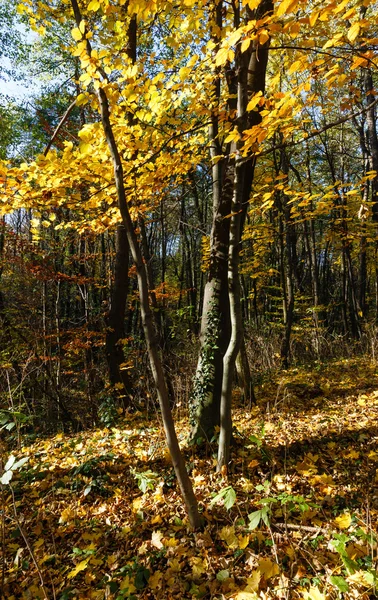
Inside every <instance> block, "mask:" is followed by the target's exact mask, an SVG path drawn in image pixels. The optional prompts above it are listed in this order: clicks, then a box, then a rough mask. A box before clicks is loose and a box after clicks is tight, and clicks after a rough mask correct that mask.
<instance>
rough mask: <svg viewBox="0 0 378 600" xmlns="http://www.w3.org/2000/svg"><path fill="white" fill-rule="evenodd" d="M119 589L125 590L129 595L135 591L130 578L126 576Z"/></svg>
mask: <svg viewBox="0 0 378 600" xmlns="http://www.w3.org/2000/svg"><path fill="white" fill-rule="evenodd" d="M119 589H120V590H125V591H126V592H128V593H129V594H133V593H134V592H135V591H136V587H135V585H134V584H133V583H131V581H130V577H129V576H128V575H126V577H125V579H123V580H122V582H121V585H120V588H119Z"/></svg>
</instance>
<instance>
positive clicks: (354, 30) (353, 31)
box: [347, 22, 361, 42]
mask: <svg viewBox="0 0 378 600" xmlns="http://www.w3.org/2000/svg"><path fill="white" fill-rule="evenodd" d="M360 29H361V26H360V24H359V23H358V22H357V23H353V25H352V27H351V28H350V29H349V30H348V33H347V38H348V40H349V41H350V42H354V40H355V39H356V37H357V36H358V34H359V33H360Z"/></svg>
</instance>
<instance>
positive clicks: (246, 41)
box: [240, 38, 252, 52]
mask: <svg viewBox="0 0 378 600" xmlns="http://www.w3.org/2000/svg"><path fill="white" fill-rule="evenodd" d="M251 41H252V40H251V38H245V39H244V40H243V41H242V43H241V47H240V50H241V51H242V52H245V51H246V50H248V48H249V46H250V45H251Z"/></svg>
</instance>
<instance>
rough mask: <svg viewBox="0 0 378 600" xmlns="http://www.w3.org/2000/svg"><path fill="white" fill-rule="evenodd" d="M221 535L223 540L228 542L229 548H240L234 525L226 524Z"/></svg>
mask: <svg viewBox="0 0 378 600" xmlns="http://www.w3.org/2000/svg"><path fill="white" fill-rule="evenodd" d="M219 537H220V539H221V540H223V541H224V542H226V544H227V546H228V547H229V548H235V549H236V548H239V540H238V538H237V537H236V534H235V528H234V527H233V525H226V526H225V527H222V529H221V530H220V533H219Z"/></svg>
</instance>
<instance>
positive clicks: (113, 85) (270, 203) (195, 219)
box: [1, 0, 378, 526]
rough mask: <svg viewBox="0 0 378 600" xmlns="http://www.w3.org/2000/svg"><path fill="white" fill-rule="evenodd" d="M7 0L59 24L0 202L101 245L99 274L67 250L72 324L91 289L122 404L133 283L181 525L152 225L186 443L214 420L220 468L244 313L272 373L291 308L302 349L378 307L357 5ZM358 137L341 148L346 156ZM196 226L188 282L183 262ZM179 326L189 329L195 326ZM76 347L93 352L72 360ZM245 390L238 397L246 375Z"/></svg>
mask: <svg viewBox="0 0 378 600" xmlns="http://www.w3.org/2000/svg"><path fill="white" fill-rule="evenodd" d="M19 10H20V11H21V12H23V13H25V14H26V15H27V16H28V18H29V19H30V23H31V25H32V26H33V27H34V29H35V30H36V31H37V32H38V33H39V34H40V35H41V36H43V35H44V34H45V33H46V31H48V32H50V33H51V32H52V31H53V29H54V26H53V23H54V22H57V23H58V24H59V28H61V29H60V31H61V32H62V35H61V36H60V38H61V39H60V40H59V41H58V37H57V41H56V52H58V50H60V51H61V52H62V53H66V54H68V55H69V56H70V61H71V60H72V62H70V63H69V64H70V65H71V67H70V68H72V75H71V78H70V84H69V85H70V94H69V95H67V99H66V107H65V110H64V111H63V108H62V107H61V108H59V114H60V115H61V118H60V119H56V115H55V116H54V123H53V127H52V128H51V131H49V141H48V143H47V144H46V146H45V151H44V152H41V153H40V154H39V155H38V156H36V157H35V160H31V161H29V162H24V163H22V164H21V165H17V164H16V163H13V164H11V165H9V164H8V162H7V161H3V162H2V164H1V177H2V180H3V184H4V186H3V188H2V191H1V202H2V214H7V213H8V214H10V213H12V211H21V212H20V213H19V214H21V213H22V211H24V212H25V210H27V211H28V214H29V222H30V224H31V227H30V237H31V238H32V239H31V240H29V241H30V243H33V240H34V242H35V243H37V242H38V240H39V239H41V230H43V229H46V230H49V229H50V228H51V229H53V231H54V235H55V236H57V241H59V239H58V238H59V236H60V235H61V236H62V238H60V239H62V240H63V242H64V239H65V238H64V234H65V232H66V231H68V230H72V231H74V232H76V233H77V235H78V236H82V237H81V238H80V241H79V255H80V256H83V255H86V254H90V253H91V252H90V250H89V246H90V244H87V245H86V243H85V238H84V236H86V235H87V236H89V237H88V239H95V240H96V242H93V244H92V249H93V250H96V249H98V248H99V247H100V246H101V252H99V254H101V255H102V261H103V263H102V267H101V269H97V271H96V268H94V270H93V273H90V269H88V268H87V266H86V265H84V264H83V263H81V268H80V273H79V274H78V275H80V278H79V279H75V281H74V282H75V285H78V289H79V294H80V296H79V302H81V303H82V304H81V309H82V312H83V315H84V320H85V322H86V323H88V322H89V309H88V307H89V304H88V302H87V300H88V294H87V292H88V290H89V288H90V286H92V287H91V290H92V293H93V295H96V310H97V316H98V320H100V317H99V315H100V312H101V310H102V311H103V313H102V314H104V320H105V329H106V335H105V338H106V339H105V353H106V357H107V360H108V365H109V379H110V382H111V384H112V386H113V389H114V387H116V388H117V386H118V388H119V389H120V392H121V395H123V396H126V397H127V400H126V402H125V404H127V403H128V402H129V399H130V398H131V397H132V395H133V382H132V381H130V379H129V378H128V377H127V376H126V373H127V371H125V368H124V367H125V354H124V348H125V345H124V344H123V342H122V340H123V339H124V335H125V316H126V310H127V299H128V297H129V298H130V296H131V285H130V286H129V285H128V283H129V281H130V282H135V281H137V282H138V290H139V297H138V300H136V298H135V297H134V299H133V302H134V303H135V305H137V306H138V311H140V313H138V314H140V316H141V320H142V326H143V332H144V334H143V335H144V340H145V343H146V346H147V349H148V353H149V358H150V365H151V372H152V374H153V378H154V382H155V387H156V390H157V395H158V397H159V401H160V405H161V409H162V414H163V416H164V422H165V428H166V434H167V441H168V446H169V447H170V451H171V455H172V460H173V462H174V465H175V469H176V473H177V476H178V479H179V481H180V485H181V489H182V492H183V495H184V497H185V499H186V503H187V506H188V512H189V515H190V519H191V522H192V524H193V526H198V524H199V516H198V512H197V508H196V502H195V498H194V496H193V493H192V490H191V484H190V481H189V479H188V476H187V474H186V470H185V466H184V463H183V459H182V455H181V454H180V449H179V446H178V442H177V439H176V436H175V433H174V426H173V420H172V415H171V411H170V403H171V404H172V403H173V402H174V394H173V393H172V390H173V386H172V385H171V386H169V383H170V382H169V378H168V379H167V377H166V374H165V373H164V361H165V359H164V358H163V360H162V357H161V355H160V354H159V342H164V341H166V339H167V335H166V331H167V330H168V329H169V327H168V325H167V323H168V319H166V320H165V314H164V313H166V312H167V311H166V308H167V307H166V299H167V290H168V288H169V282H167V281H166V280H167V279H169V277H171V281H173V280H174V278H175V277H176V280H180V281H179V287H180V289H179V294H178V296H179V298H180V299H179V302H182V296H183V280H184V276H183V270H184V269H183V266H181V273H179V274H177V273H175V274H174V276H173V275H172V272H173V271H174V269H173V268H172V269H170V267H169V265H168V262H169V261H168V260H167V258H168V257H167V247H168V239H169V236H170V240H171V245H172V248H173V251H172V255H174V256H175V259H177V256H178V255H179V253H180V252H181V259H182V265H183V263H184V261H185V262H186V265H187V266H186V267H185V268H187V278H186V279H187V290H186V293H187V296H188V301H189V302H190V303H191V304H189V303H188V305H189V306H194V305H195V306H194V309H193V310H194V311H197V312H198V315H196V317H198V316H201V328H200V339H199V350H198V360H197V367H196V373H195V378H194V383H193V386H192V394H191V407H190V420H191V434H190V437H191V439H192V441H194V442H198V441H201V440H205V441H211V440H212V438H213V436H214V433H215V432H216V427H217V426H220V438H219V453H218V470H220V471H221V472H222V473H226V472H227V468H228V464H229V459H230V438H231V428H232V419H231V396H232V384H233V377H234V371H235V366H236V364H239V365H240V364H243V365H244V367H243V369H244V371H245V373H246V374H247V373H248V368H249V365H248V361H247V360H246V358H247V357H246V351H245V348H246V345H247V346H248V345H249V348H251V346H252V344H253V343H254V340H252V342H250V341H249V340H245V339H243V336H244V325H245V323H247V325H248V326H251V324H252V322H253V320H255V324H257V328H256V329H257V331H258V328H259V327H260V328H261V327H262V324H264V325H265V324H266V326H267V327H271V328H272V329H273V328H274V327H276V326H277V329H278V327H279V331H280V335H281V340H280V352H279V355H280V357H279V360H280V364H281V366H282V367H284V368H286V367H287V366H288V364H289V362H290V360H291V354H292V352H291V346H292V335H293V331H294V330H295V326H296V324H297V323H298V321H299V318H302V319H303V321H304V322H305V323H308V322H310V323H311V326H309V327H311V329H309V331H310V332H311V336H314V338H315V343H314V345H315V347H316V348H317V349H318V350H316V351H320V350H319V348H320V344H321V337H322V334H323V332H324V331H329V332H334V331H336V332H339V331H340V332H342V333H343V334H344V335H348V336H349V335H351V336H352V337H354V338H356V339H358V338H361V336H362V332H363V325H362V319H363V318H366V317H367V316H368V315H369V314H371V313H372V311H374V312H377V306H378V301H377V295H376V292H375V299H374V301H372V276H373V273H374V282H375V283H374V286H375V289H378V286H377V284H376V281H377V277H376V270H375V263H374V259H373V258H372V256H375V253H376V240H375V237H376V232H375V229H376V220H377V219H376V213H377V202H376V193H377V190H376V182H377V174H376V170H377V169H376V166H377V165H376V156H375V155H376V154H377V152H376V150H377V148H376V146H377V144H376V142H377V132H376V126H375V109H376V100H375V98H374V94H375V87H376V72H375V62H374V61H375V55H376V38H375V37H374V28H375V26H376V14H375V12H374V3H372V2H368V1H365V2H360V1H357V0H350V1H349V2H344V1H343V2H341V3H339V4H336V3H335V2H332V1H331V0H324V1H322V2H320V3H319V2H305V1H304V0H282V1H281V2H276V3H273V2H272V1H268V0H243V1H242V2H239V1H237V2H231V3H228V2H225V1H223V0H214V1H212V2H205V1H204V0H180V1H179V2H170V1H169V2H165V3H164V5H162V4H161V3H158V2H155V1H154V0H149V1H147V0H129V1H128V2H123V1H120V2H113V3H111V2H109V1H108V0H91V1H90V2H86V1H81V2H78V1H77V0H72V1H70V2H68V1H67V2H64V3H63V4H62V3H59V4H57V3H54V2H52V3H50V4H46V3H43V2H38V1H37V0H35V1H34V2H22V3H21V4H20V8H19ZM356 142H357V145H358V156H349V155H348V153H349V148H350V147H351V146H352V145H353V144H354V145H356ZM360 161H363V164H364V168H363V169H359V168H358V167H356V165H358V164H359V165H361V162H360ZM199 182H202V183H201V184H200V183H199ZM209 183H210V188H211V189H210V190H209V189H208V185H209ZM201 186H202V188H201ZM209 191H210V194H209V193H208V192H209ZM357 214H359V215H362V216H363V218H358V217H357ZM173 215H174V216H173ZM172 223H177V227H176V230H174V228H175V225H173V224H172ZM189 229H192V230H194V231H196V234H195V235H194V234H193V237H190V236H189V233H188V231H189ZM198 232H200V233H201V235H203V240H202V251H203V252H202V253H203V257H202V267H203V270H204V271H205V274H204V275H201V274H200V273H199V265H196V264H195V261H194V258H193V257H192V256H191V254H192V252H193V251H194V254H198V252H199V235H198ZM90 236H92V238H90ZM101 236H102V237H101ZM105 236H110V237H115V239H116V242H115V255H114V256H115V257H114V280H113V281H111V284H110V285H109V286H108V288H112V289H111V291H110V294H108V293H107V292H106V293H104V294H103V295H102V296H101V293H100V292H99V290H98V287H99V286H98V284H97V287H96V285H95V284H94V283H93V282H94V281H96V282H97V279H96V277H97V276H98V273H99V272H101V275H100V276H99V278H100V279H101V278H102V279H104V278H106V276H105V277H104V274H105V273H107V272H108V271H109V268H108V267H109V264H108V262H109V263H110V262H111V260H109V259H108V258H107V257H106V249H105ZM154 236H155V237H154ZM51 239H53V235H52V236H51ZM107 239H109V238H107ZM75 240H76V238H75ZM100 240H101V242H100ZM156 240H157V241H156ZM75 243H77V242H76V241H75ZM154 244H155V246H154ZM45 246H46V244H45ZM357 248H358V250H357ZM44 249H45V250H46V248H44ZM96 251H97V250H96ZM357 253H358V259H357V258H356V254H357ZM72 254H73V253H72ZM109 254H110V252H109ZM130 255H131V257H132V260H133V264H134V271H133V269H132V268H131V261H130ZM107 261H108V262H107ZM79 262H80V261H79ZM357 263H358V266H359V268H358V269H357V267H356V265H357ZM156 264H158V265H159V268H158V269H156V268H155V267H154V265H156ZM59 266H60V265H59V264H58V263H57V264H56V265H55V267H56V271H57V272H58V273H60V271H59V268H58V267H59ZM154 268H155V270H154ZM176 270H177V269H176ZM157 273H158V276H157ZM135 274H136V279H135V278H134V279H133V277H134V275H135ZM63 275H65V274H63ZM89 275H93V277H92V278H91V281H90V282H89V281H88V278H89ZM63 279H64V277H63V276H62V274H60V275H59V276H58V278H57V279H56V284H55V288H54V296H53V294H52V297H54V301H51V303H50V304H51V306H52V305H53V304H54V306H55V313H54V316H55V329H54V335H55V339H54V344H55V346H54V348H55V350H54V351H55V352H56V360H55V363H54V365H53V367H52V368H50V369H49V375H50V376H51V374H53V378H54V381H55V384H56V390H57V392H56V393H57V397H58V398H59V402H60V403H61V406H65V398H64V396H63V395H62V394H61V390H60V386H59V381H61V379H62V377H61V375H62V373H61V368H60V367H61V364H62V360H63V356H62V355H63V352H62V328H61V320H60V312H59V308H60V303H61V295H60V294H61V289H62V287H63V283H61V282H62V281H63ZM73 279H74V278H72V280H71V283H72V281H73ZM110 279H111V278H110ZM201 281H202V282H203V284H204V285H203V289H202V288H201V283H200V282H201ZM46 285H47V284H46ZM46 285H45V288H44V289H46ZM159 286H160V287H159ZM198 288H199V289H198ZM129 292H130V293H129ZM70 293H71V292H70ZM71 294H72V293H71ZM159 294H160V298H161V301H159ZM68 295H69V294H68ZM72 296H73V294H72ZM105 296H110V297H106V298H105ZM43 297H44V298H45V297H46V294H45V295H44V296H43ZM100 297H101V298H100ZM80 298H81V300H80ZM102 301H105V305H106V306H105V308H104V307H103V308H102V309H100V308H99V305H100V302H102ZM44 302H45V301H44ZM159 302H160V304H159ZM68 304H69V303H67V306H68ZM45 305H46V303H45V304H44V306H45ZM68 312H69V309H68V308H67V313H68ZM136 312H137V311H136ZM130 314H131V311H130V313H129V315H130ZM252 315H253V317H252ZM130 318H131V317H130ZM138 318H139V316H137V317H134V319H135V321H136V322H138ZM306 319H309V321H306ZM243 321H244V322H243ZM163 325H164V326H163ZM190 325H191V330H190V334H192V333H193V332H196V323H195V319H193V318H192V321H191V324H190ZM135 328H137V326H136V327H135ZM98 329H100V327H98ZM190 339H193V338H190ZM245 341H247V344H245V343H244V342H245ZM184 343H185V342H184ZM239 353H241V355H240V360H239V361H238V360H237V357H238V355H239ZM83 360H84V362H85V365H87V364H89V365H94V359H93V356H92V357H90V356H89V353H87V354H85V355H84V359H83ZM50 366H51V365H50ZM126 366H127V365H126ZM90 370H91V368H89V369H87V368H85V372H86V373H88V372H89V371H90ZM92 370H93V369H92ZM86 376H87V375H86ZM247 379H248V377H247V375H246V380H247ZM92 387H93V386H92ZM168 387H170V388H171V393H168ZM90 388H91V386H90V384H89V381H88V385H87V390H90ZM245 390H246V392H245V393H246V394H251V386H250V385H249V384H248V385H245ZM173 391H174V390H173ZM59 394H60V395H59ZM90 398H93V393H92V392H88V399H90ZM250 400H253V397H251V398H250Z"/></svg>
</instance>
